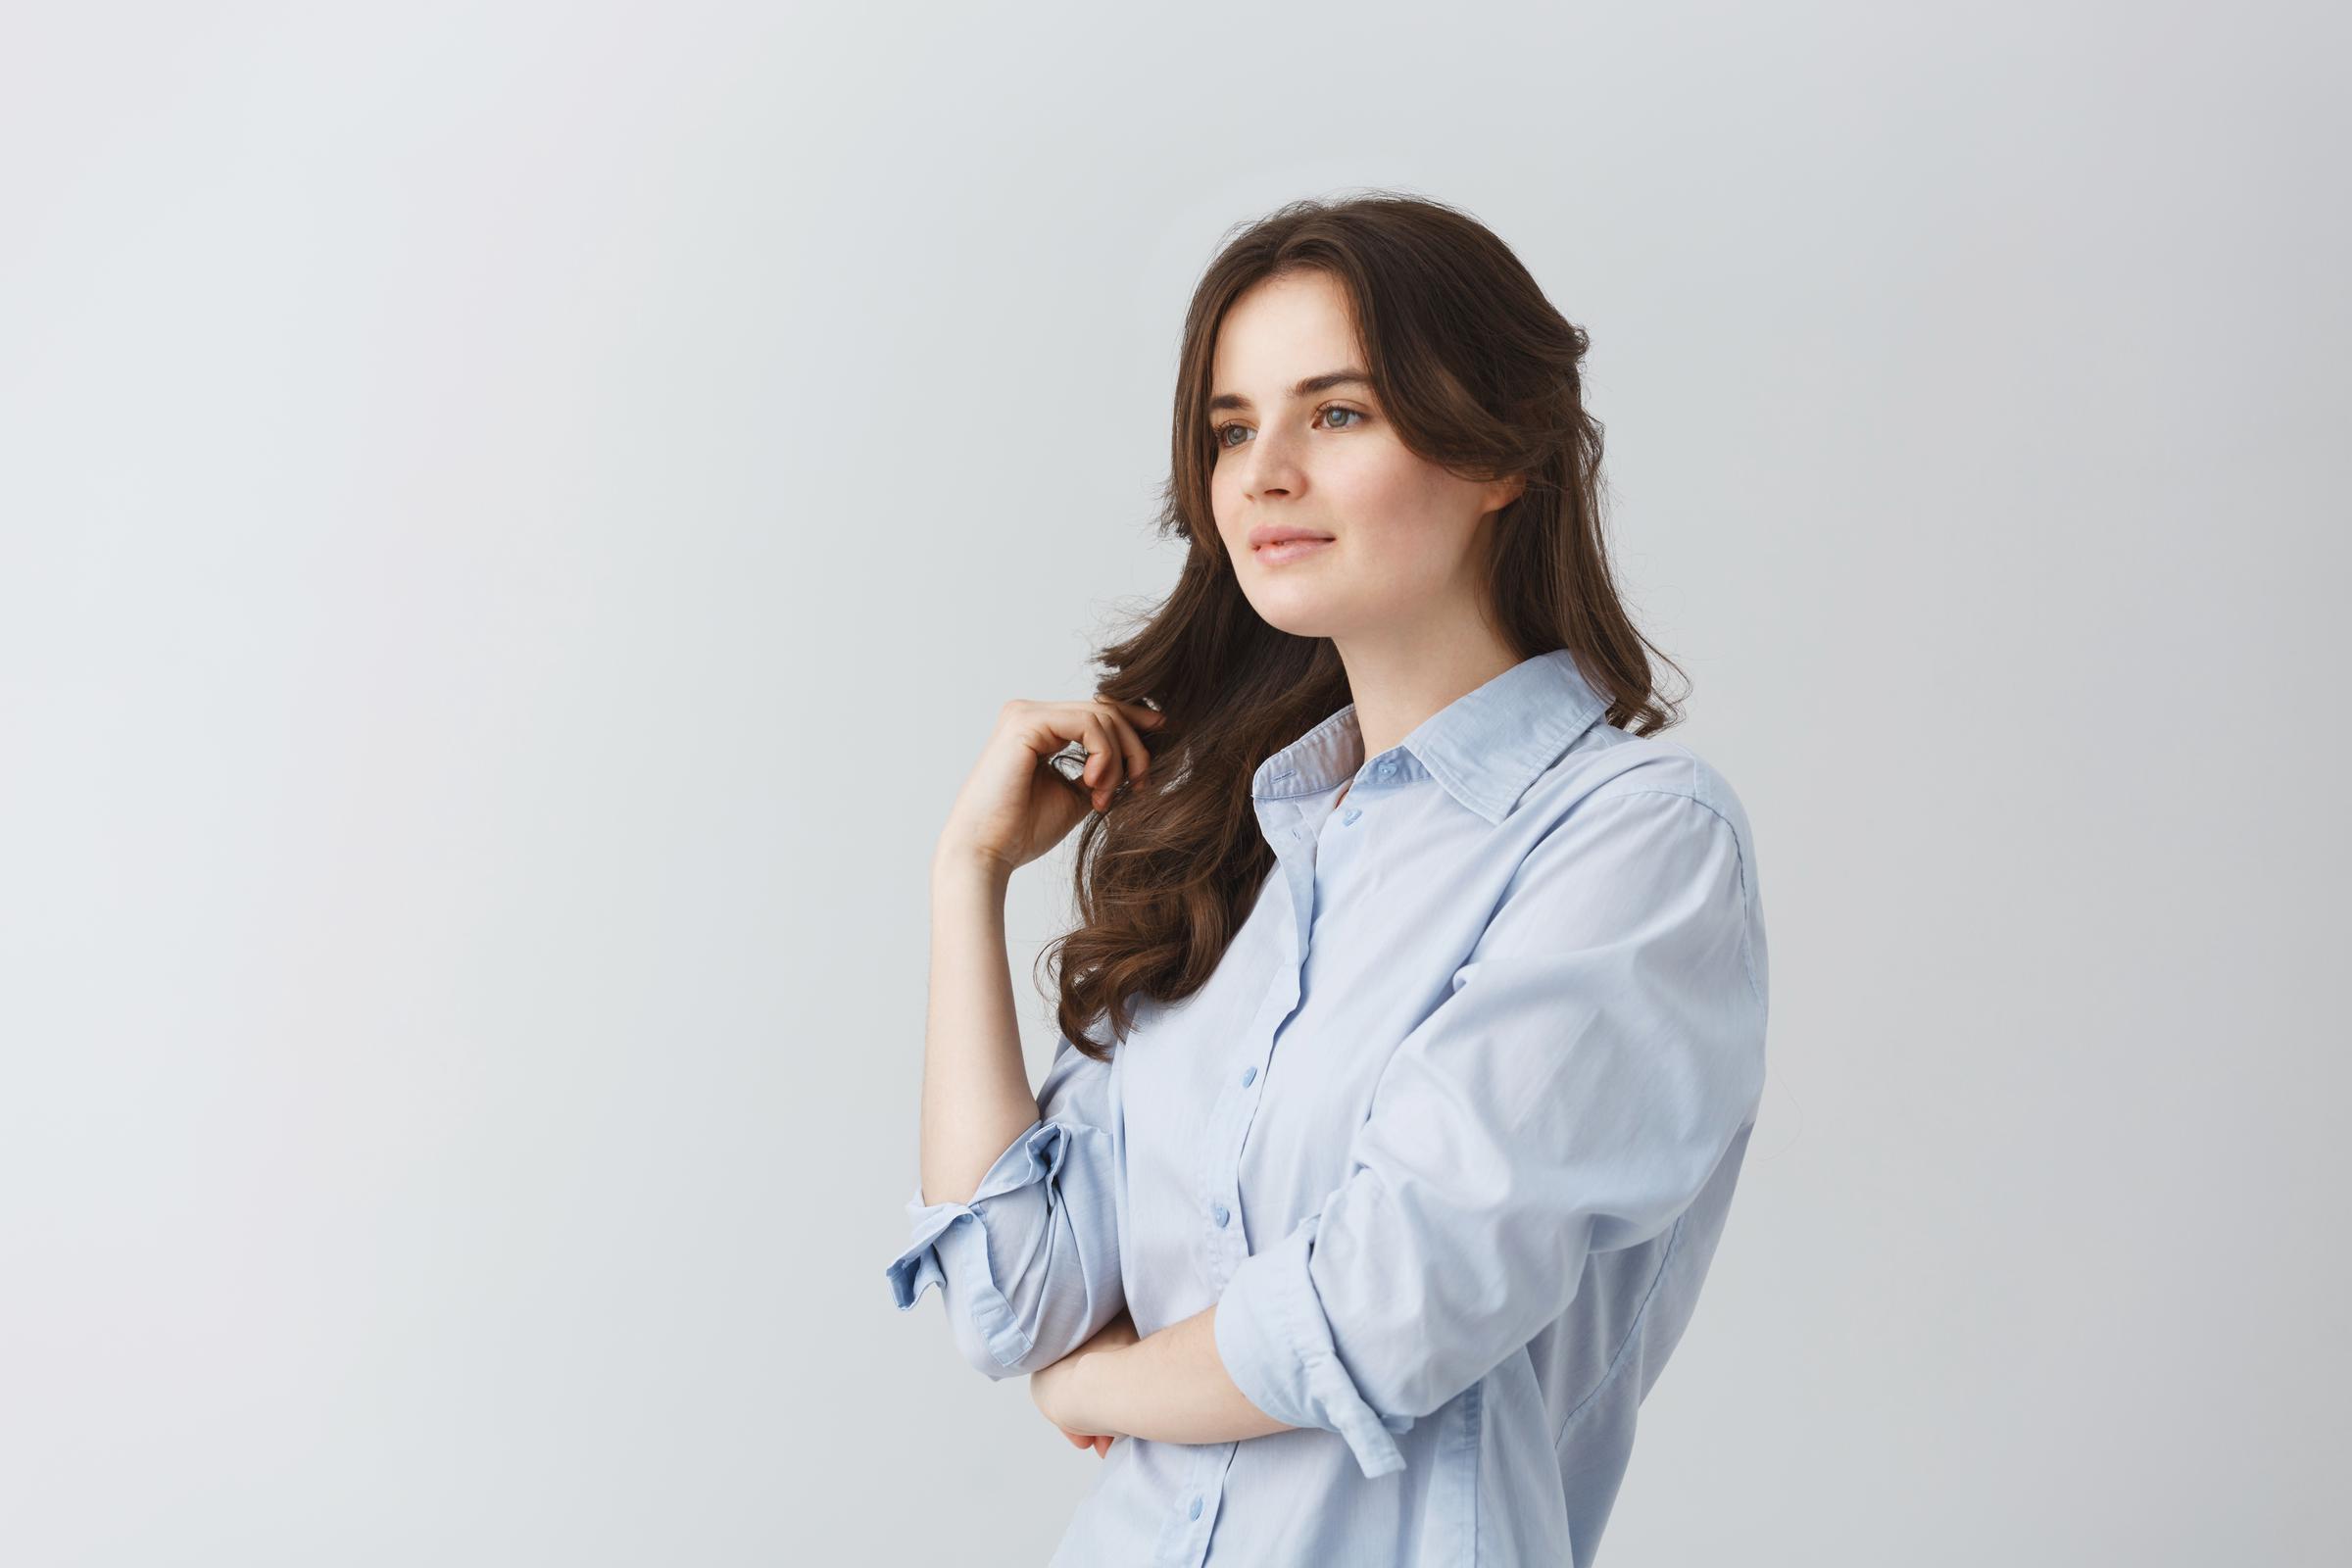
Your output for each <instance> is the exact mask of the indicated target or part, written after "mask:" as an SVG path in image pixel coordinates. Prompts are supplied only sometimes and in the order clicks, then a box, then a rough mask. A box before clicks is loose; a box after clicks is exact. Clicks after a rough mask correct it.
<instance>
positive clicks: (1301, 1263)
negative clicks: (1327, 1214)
mask: <svg viewBox="0 0 2352 1568" xmlns="http://www.w3.org/2000/svg"><path fill="white" fill-rule="evenodd" d="M1321 1220H1322V1215H1320V1214H1310V1215H1308V1216H1307V1218H1306V1219H1304V1220H1302V1221H1301V1222H1300V1223H1299V1226H1298V1228H1297V1229H1295V1230H1293V1231H1292V1232H1291V1234H1290V1235H1288V1236H1286V1237H1284V1238H1283V1239H1282V1240H1281V1241H1279V1242H1276V1243H1275V1244H1274V1245H1273V1246H1271V1247H1269V1248H1267V1249H1266V1250H1264V1251H1261V1252H1254V1253H1252V1254H1250V1256H1249V1257H1248V1258H1246V1259H1245V1260H1244V1261H1243V1263H1242V1266H1241V1267H1240V1268H1238V1269H1236V1270H1235V1271H1234V1275H1233V1280H1232V1282H1231V1283H1230V1284H1228V1285H1227V1286H1226V1287H1225V1294H1224V1295H1223V1296H1222V1297H1220V1298H1219V1299H1218V1300H1217V1315H1216V1318H1215V1324H1216V1341H1217V1355H1218V1358H1219V1359H1221V1360H1222V1361H1223V1362H1224V1363H1225V1372H1226V1375H1227V1376H1229V1377H1231V1378H1232V1379H1233V1381H1234V1385H1235V1387H1237V1388H1239V1389H1240V1390H1241V1391H1242V1393H1244V1394H1245V1395H1247V1396H1249V1397H1250V1403H1252V1404H1254V1405H1256V1406H1257V1407H1258V1408H1259V1409H1261V1410H1263V1411H1265V1412H1266V1414H1268V1415H1270V1416H1272V1417H1273V1418H1274V1419H1275V1420H1277V1421H1280V1422H1283V1423H1285V1424H1286V1425H1289V1426H1294V1427H1320V1428H1321V1429H1323V1430H1324V1431H1326V1432H1336V1433H1338V1434H1339V1435H1340V1436H1341V1437H1342V1438H1344V1439H1346V1440H1347V1443H1348V1448H1349V1450H1350V1451H1352V1452H1353V1453H1354V1455H1355V1462H1356V1466H1357V1468H1358V1469H1360V1470H1362V1471H1363V1473H1364V1474H1365V1476H1367V1477H1373V1476H1385V1475H1390V1474H1393V1473H1395V1472H1397V1471H1398V1470H1402V1469H1403V1468H1404V1455H1403V1454H1402V1453H1401V1452H1399V1451H1398V1449H1397V1443H1396V1440H1395V1439H1394V1438H1393V1437H1392V1436H1391V1434H1392V1433H1397V1432H1405V1431H1409V1430H1411V1428H1412V1425H1413V1418H1412V1417H1411V1416H1384V1415H1381V1414H1379V1413H1377V1412H1376V1411H1374V1410H1373V1408H1372V1406H1371V1405H1369V1404H1367V1403H1365V1402H1364V1397H1363V1396H1362V1395H1361V1394H1359V1393H1358V1392H1357V1391H1356V1387H1355V1381H1354V1379H1352V1378H1350V1377H1349V1376H1348V1369H1347V1368H1346V1367H1345V1366H1343V1365H1342V1364H1341V1362H1340V1356H1339V1351H1338V1349H1337V1348H1335V1347H1334V1346H1333V1344H1332V1339H1331V1326H1330V1324H1329V1322H1328V1321H1327V1320H1326V1319H1325V1318H1324V1315H1323V1304H1322V1300H1321V1299H1320V1298H1319V1297H1318V1296H1317V1295H1316V1294H1315V1285H1314V1280H1313V1279H1312V1277H1311V1276H1310V1275H1309V1274H1308V1272H1307V1260H1308V1259H1309V1258H1310V1257H1311V1256H1313V1253H1314V1238H1315V1231H1316V1228H1317V1226H1318V1225H1319V1224H1320V1222H1321Z"/></svg>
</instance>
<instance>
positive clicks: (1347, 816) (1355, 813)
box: [1340, 806, 1364, 827]
mask: <svg viewBox="0 0 2352 1568" xmlns="http://www.w3.org/2000/svg"><path fill="white" fill-rule="evenodd" d="M1363 814H1364V813H1363V812H1362V811H1361V810H1359V809H1356V808H1355V807H1352V806H1350V807H1349V808H1348V809H1347V811H1346V812H1344V813H1343V814H1342V815H1341V817H1340V825H1341V826H1342V827H1347V826H1349V825H1351V824H1352V823H1353V822H1354V821H1355V819H1356V818H1357V817H1359V816H1361V815H1363Z"/></svg>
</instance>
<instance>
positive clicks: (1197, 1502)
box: [1193, 1497, 1201, 1519]
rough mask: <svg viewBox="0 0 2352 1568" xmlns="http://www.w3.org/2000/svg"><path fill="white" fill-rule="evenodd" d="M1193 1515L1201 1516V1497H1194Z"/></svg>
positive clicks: (1195, 1516)
mask: <svg viewBox="0 0 2352 1568" xmlns="http://www.w3.org/2000/svg"><path fill="white" fill-rule="evenodd" d="M1193 1517H1194V1518H1196V1519H1198V1518H1200V1517H1201V1499H1200V1498H1199V1497H1195V1498H1194V1499H1193Z"/></svg>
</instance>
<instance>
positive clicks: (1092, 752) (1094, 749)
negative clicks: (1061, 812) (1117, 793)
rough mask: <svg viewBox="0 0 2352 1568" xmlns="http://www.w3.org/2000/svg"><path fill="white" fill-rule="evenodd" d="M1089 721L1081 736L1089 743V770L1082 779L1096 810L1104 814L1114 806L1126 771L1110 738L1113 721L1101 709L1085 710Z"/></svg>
mask: <svg viewBox="0 0 2352 1568" xmlns="http://www.w3.org/2000/svg"><path fill="white" fill-rule="evenodd" d="M1084 712H1085V714H1086V717H1085V718H1084V719H1082V720H1081V721H1080V723H1079V726H1078V728H1079V734H1080V736H1081V737H1082V738H1083V739H1084V740H1085V742H1086V766H1085V767H1084V768H1083V769H1082V770H1081V771H1080V773H1079V777H1080V778H1082V779H1084V780H1085V781H1086V786H1087V788H1088V790H1089V791H1091V792H1092V793H1093V795H1094V798H1095V809H1096V810H1098V811H1100V810H1102V809H1104V808H1105V807H1107V806H1108V805H1109V804H1110V792H1111V791H1112V790H1114V789H1116V788H1118V785H1119V777H1120V775H1121V773H1122V772H1123V771H1124V765H1123V763H1122V760H1121V758H1120V755H1119V748H1118V746H1117V745H1116V744H1115V743H1114V742H1113V741H1112V740H1111V737H1110V721H1109V720H1108V719H1107V718H1105V717H1103V712H1102V711H1101V710H1100V709H1097V708H1093V707H1089V708H1087V709H1085V710H1084Z"/></svg>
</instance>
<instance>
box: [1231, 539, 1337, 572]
mask: <svg viewBox="0 0 2352 1568" xmlns="http://www.w3.org/2000/svg"><path fill="white" fill-rule="evenodd" d="M1337 543H1339V541H1338V540H1336V539H1282V540H1277V541H1276V542H1275V543H1273V544H1270V545H1259V546H1258V547H1257V548H1256V549H1255V550H1252V551H1250V555H1252V556H1254V557H1255V558H1256V559H1258V560H1259V561H1262V562H1264V563H1265V564H1267V565H1269V566H1279V565H1281V564H1283V563H1284V562H1286V561H1302V560H1304V559H1305V558H1306V557H1308V556H1311V555H1313V554H1314V553H1315V552H1316V551H1318V550H1321V549H1322V548H1323V547H1324V546H1326V545H1332V544H1337Z"/></svg>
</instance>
